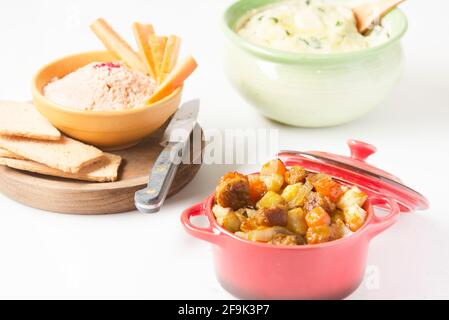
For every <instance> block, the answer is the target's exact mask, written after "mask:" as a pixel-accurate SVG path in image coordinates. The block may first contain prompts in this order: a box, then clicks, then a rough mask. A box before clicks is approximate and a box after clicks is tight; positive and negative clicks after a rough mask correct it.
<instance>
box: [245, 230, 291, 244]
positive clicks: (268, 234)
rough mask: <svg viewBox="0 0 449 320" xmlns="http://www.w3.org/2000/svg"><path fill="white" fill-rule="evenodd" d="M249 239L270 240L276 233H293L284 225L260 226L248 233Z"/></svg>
mask: <svg viewBox="0 0 449 320" xmlns="http://www.w3.org/2000/svg"><path fill="white" fill-rule="evenodd" d="M247 234H248V240H251V241H258V242H269V241H271V240H272V239H273V237H274V236H275V235H276V234H287V235H291V234H292V233H291V232H290V231H288V230H287V229H285V228H283V227H271V228H267V227H260V228H257V229H256V230H252V231H250V232H248V233H247Z"/></svg>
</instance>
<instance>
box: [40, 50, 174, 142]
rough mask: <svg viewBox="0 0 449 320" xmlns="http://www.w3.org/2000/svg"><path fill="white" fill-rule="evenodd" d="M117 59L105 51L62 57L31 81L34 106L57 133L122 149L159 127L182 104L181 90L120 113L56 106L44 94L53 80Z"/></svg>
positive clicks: (44, 68)
mask: <svg viewBox="0 0 449 320" xmlns="http://www.w3.org/2000/svg"><path fill="white" fill-rule="evenodd" d="M114 60H117V59H116V58H114V57H113V56H112V55H111V54H110V53H109V52H107V51H95V52H87V53H81V54H75V55H72V56H68V57H64V58H61V59H59V60H56V61H54V62H52V63H50V64H48V65H46V66H44V67H43V68H42V69H41V70H39V71H38V73H37V74H36V75H35V77H34V79H33V85H32V91H33V103H34V105H35V106H36V108H37V109H38V110H39V111H40V112H41V113H42V114H43V115H44V116H45V117H46V118H47V119H48V120H49V121H50V122H51V123H52V124H53V125H54V126H55V127H56V128H58V129H59V130H61V131H62V132H64V133H65V134H66V135H68V136H70V137H73V138H74V139H77V140H80V141H83V142H85V143H88V144H91V145H95V146H98V147H100V148H103V149H123V148H126V147H128V146H132V145H134V144H136V143H138V142H139V141H140V140H141V139H142V138H144V137H145V136H147V135H149V134H151V133H152V132H154V131H156V130H157V129H158V128H160V127H161V126H162V125H163V124H164V123H165V122H166V121H167V120H168V119H169V118H170V116H172V115H173V114H174V113H175V112H176V110H177V109H178V107H179V104H180V102H181V94H182V88H179V89H177V90H176V91H174V92H173V93H172V94H171V95H169V96H168V97H166V98H164V99H163V100H161V101H158V102H156V103H154V104H151V105H148V106H143V107H137V108H134V109H130V110H123V111H79V110H76V109H71V108H67V107H63V106H61V105H58V104H56V103H54V102H52V101H50V100H49V99H47V98H46V97H45V96H44V95H43V88H44V87H45V85H47V84H48V83H49V82H50V81H51V80H52V79H53V78H55V77H58V78H61V77H64V76H65V75H67V74H69V73H71V72H73V71H75V70H77V69H79V68H81V67H83V66H85V65H87V64H89V63H91V62H96V61H98V62H108V61H114Z"/></svg>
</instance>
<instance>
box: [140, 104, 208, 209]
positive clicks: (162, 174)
mask: <svg viewBox="0 0 449 320" xmlns="http://www.w3.org/2000/svg"><path fill="white" fill-rule="evenodd" d="M199 107H200V101H199V100H192V101H189V102H186V103H184V104H183V105H182V106H181V108H180V109H179V110H178V111H177V112H176V113H175V115H174V116H173V118H172V120H171V121H170V123H169V125H168V126H167V129H166V130H165V132H164V135H163V137H162V140H161V142H160V143H161V144H162V145H163V146H164V150H162V152H161V154H160V155H159V157H158V158H157V160H156V162H155V164H154V166H153V168H152V170H151V173H150V178H149V181H148V185H147V187H146V188H145V189H142V190H139V191H137V192H136V193H135V196H134V202H135V205H136V208H137V209H138V210H139V211H140V212H142V213H156V212H159V210H160V208H161V207H162V205H163V203H164V201H165V198H166V197H167V193H168V191H169V189H170V186H171V184H172V182H173V179H174V177H175V174H176V171H177V169H178V166H179V164H180V162H181V159H182V157H183V152H184V149H185V147H186V145H187V141H188V140H189V139H190V134H191V133H192V131H193V129H194V127H195V124H196V120H197V118H198V113H199Z"/></svg>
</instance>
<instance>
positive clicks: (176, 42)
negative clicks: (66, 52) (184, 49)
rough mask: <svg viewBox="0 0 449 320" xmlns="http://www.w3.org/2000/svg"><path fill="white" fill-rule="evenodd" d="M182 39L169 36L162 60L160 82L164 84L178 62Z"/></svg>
mask: <svg viewBox="0 0 449 320" xmlns="http://www.w3.org/2000/svg"><path fill="white" fill-rule="evenodd" d="M180 48H181V39H180V38H179V37H177V36H169V37H168V39H167V44H166V46H165V51H164V57H163V58H162V64H161V71H160V74H159V79H158V82H159V83H162V82H163V81H164V79H165V77H166V76H167V75H168V74H169V73H170V72H171V71H172V70H173V68H174V66H175V65H176V62H177V61H178V56H179V50H180Z"/></svg>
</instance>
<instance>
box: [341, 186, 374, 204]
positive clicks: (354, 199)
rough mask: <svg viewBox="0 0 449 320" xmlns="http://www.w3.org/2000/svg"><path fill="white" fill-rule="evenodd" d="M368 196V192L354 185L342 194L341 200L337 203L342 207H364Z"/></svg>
mask: <svg viewBox="0 0 449 320" xmlns="http://www.w3.org/2000/svg"><path fill="white" fill-rule="evenodd" d="M367 198H368V196H367V195H366V193H364V192H363V191H361V190H360V189H359V188H357V187H352V188H351V189H349V190H347V191H346V192H345V193H344V194H343V195H342V196H341V198H340V200H339V201H338V203H337V207H338V208H340V209H345V208H349V207H352V206H353V205H358V206H359V207H363V205H364V203H365V201H366V199H367Z"/></svg>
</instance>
